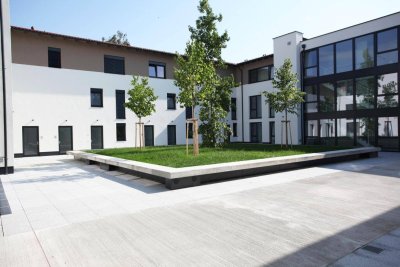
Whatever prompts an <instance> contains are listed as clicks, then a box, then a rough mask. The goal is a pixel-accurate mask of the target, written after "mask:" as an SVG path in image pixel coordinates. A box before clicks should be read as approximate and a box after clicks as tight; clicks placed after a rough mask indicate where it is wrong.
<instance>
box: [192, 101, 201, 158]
mask: <svg viewBox="0 0 400 267" xmlns="http://www.w3.org/2000/svg"><path fill="white" fill-rule="evenodd" d="M192 119H193V121H192V122H193V156H198V155H199V135H198V131H197V120H195V116H194V105H192Z"/></svg>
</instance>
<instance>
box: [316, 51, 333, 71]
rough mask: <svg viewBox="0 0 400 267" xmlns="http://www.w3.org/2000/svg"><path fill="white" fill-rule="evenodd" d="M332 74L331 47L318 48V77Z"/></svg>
mask: <svg viewBox="0 0 400 267" xmlns="http://www.w3.org/2000/svg"><path fill="white" fill-rule="evenodd" d="M329 74H333V45H327V46H324V47H321V48H319V76H324V75H329Z"/></svg>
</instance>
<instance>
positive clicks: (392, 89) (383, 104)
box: [377, 73, 399, 108]
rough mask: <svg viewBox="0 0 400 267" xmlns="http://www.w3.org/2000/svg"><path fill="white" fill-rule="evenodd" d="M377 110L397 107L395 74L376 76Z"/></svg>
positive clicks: (397, 96)
mask: <svg viewBox="0 0 400 267" xmlns="http://www.w3.org/2000/svg"><path fill="white" fill-rule="evenodd" d="M377 85H378V101H377V102H378V105H377V106H378V108H394V107H398V106H399V95H398V84H397V73H388V74H384V75H380V76H378V80H377Z"/></svg>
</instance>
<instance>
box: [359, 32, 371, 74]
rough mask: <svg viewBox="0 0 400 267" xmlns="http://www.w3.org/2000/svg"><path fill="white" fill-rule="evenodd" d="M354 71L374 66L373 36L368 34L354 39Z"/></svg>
mask: <svg viewBox="0 0 400 267" xmlns="http://www.w3.org/2000/svg"><path fill="white" fill-rule="evenodd" d="M355 56H356V69H357V70H358V69H365V68H370V67H373V66H374V35H373V34H369V35H365V36H361V37H358V38H356V39H355Z"/></svg>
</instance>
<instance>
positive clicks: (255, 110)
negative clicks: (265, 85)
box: [250, 95, 261, 119]
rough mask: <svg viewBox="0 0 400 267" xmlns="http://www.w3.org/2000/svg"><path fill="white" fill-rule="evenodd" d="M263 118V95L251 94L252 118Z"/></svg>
mask: <svg viewBox="0 0 400 267" xmlns="http://www.w3.org/2000/svg"><path fill="white" fill-rule="evenodd" d="M260 118H261V95H254V96H250V119H260Z"/></svg>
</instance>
